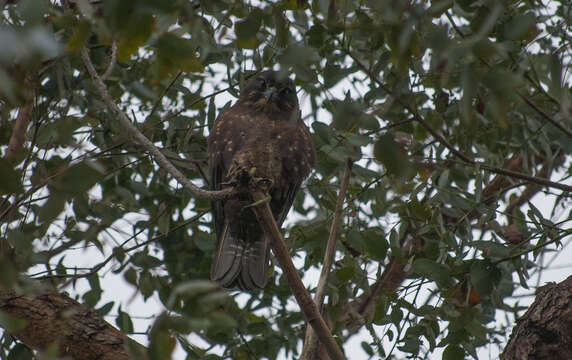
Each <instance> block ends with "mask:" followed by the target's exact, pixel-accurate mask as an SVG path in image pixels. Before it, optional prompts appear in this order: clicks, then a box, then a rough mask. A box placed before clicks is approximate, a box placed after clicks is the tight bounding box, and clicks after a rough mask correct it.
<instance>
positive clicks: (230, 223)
mask: <svg viewBox="0 0 572 360" xmlns="http://www.w3.org/2000/svg"><path fill="white" fill-rule="evenodd" d="M208 153H209V165H210V170H211V183H212V188H213V190H220V189H223V188H225V187H228V186H237V185H240V182H241V181H242V180H241V179H244V174H248V178H249V179H252V178H256V179H265V180H268V183H269V184H270V188H269V191H268V193H269V195H270V196H271V200H270V208H271V209H272V213H273V215H274V218H275V219H276V222H277V224H278V226H281V225H282V223H283V222H284V219H285V218H286V215H287V214H288V211H289V210H290V207H291V206H292V202H293V201H294V198H295V196H296V193H297V191H298V189H299V188H300V185H301V184H302V182H303V181H304V180H305V179H306V178H307V177H308V175H309V174H310V171H311V169H312V167H313V166H314V159H315V154H314V148H313V146H312V140H311V137H310V133H309V131H308V128H307V127H306V126H305V125H304V123H303V122H302V120H301V119H300V110H299V107H298V98H297V96H296V89H295V87H294V84H293V82H292V81H291V80H290V79H288V78H287V77H281V76H280V74H279V73H277V72H273V71H265V72H262V73H260V74H258V75H256V76H254V77H253V78H252V79H251V80H249V81H248V83H247V84H246V86H245V87H244V89H243V90H242V92H241V95H240V97H239V99H238V102H237V103H236V104H235V105H234V106H232V107H231V108H230V109H228V110H227V111H226V112H224V113H222V114H220V115H219V117H218V118H217V119H216V121H215V123H214V125H213V128H212V129H211V135H210V136H209V139H208ZM241 174H242V175H241ZM251 203H252V200H251V199H250V197H249V196H248V194H241V195H239V196H238V197H234V198H230V199H227V200H221V201H213V203H212V212H213V217H214V224H215V231H216V238H217V245H216V250H215V254H214V259H213V263H212V265H211V279H212V280H214V281H216V282H218V283H220V284H221V285H222V286H223V287H226V288H237V287H238V288H240V289H244V290H249V291H251V290H256V289H262V288H263V287H264V286H265V285H266V282H267V279H268V267H269V255H270V245H269V241H268V239H266V238H265V237H264V235H263V232H262V230H261V229H260V227H259V225H258V223H257V222H256V218H255V216H254V213H253V212H252V210H251V209H250V208H248V205H250V204H251Z"/></svg>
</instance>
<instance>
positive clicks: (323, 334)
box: [252, 191, 344, 360]
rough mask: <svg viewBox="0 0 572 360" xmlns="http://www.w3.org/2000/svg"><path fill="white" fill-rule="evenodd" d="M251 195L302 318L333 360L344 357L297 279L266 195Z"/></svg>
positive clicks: (261, 225) (253, 208)
mask: <svg viewBox="0 0 572 360" xmlns="http://www.w3.org/2000/svg"><path fill="white" fill-rule="evenodd" d="M252 197H253V200H254V202H255V203H259V204H261V205H258V206H254V207H252V211H254V214H255V215H256V219H257V220H258V224H260V227H261V228H262V231H263V232H264V235H265V236H266V237H267V238H268V239H270V243H271V245H272V251H273V252H274V256H275V257H276V259H277V260H278V263H279V264H280V267H281V268H282V271H283V272H284V276H285V277H286V280H287V282H288V286H289V287H290V290H292V294H293V295H294V297H295V298H296V301H297V302H298V305H299V306H300V309H301V310H302V312H303V313H304V315H305V317H306V321H307V322H308V323H309V324H310V325H311V326H312V328H313V329H314V331H315V332H316V334H317V335H318V338H319V339H320V341H321V342H322V343H323V344H324V346H325V347H326V350H327V351H328V354H329V355H330V358H331V359H333V360H341V359H344V355H343V353H342V350H341V349H340V347H339V346H338V344H337V343H336V340H334V337H333V336H332V334H331V332H330V329H329V328H328V325H326V322H325V321H324V319H323V318H322V316H321V315H320V311H319V310H318V307H317V306H316V304H315V303H314V302H313V301H312V297H311V296H310V294H309V293H308V291H307V290H306V288H305V287H304V284H303V283H302V279H300V275H299V274H298V271H297V270H296V268H295V267H294V264H293V263H292V259H291V258H290V253H289V251H288V248H286V244H285V243H284V240H283V239H282V235H280V229H278V225H276V221H275V220H274V216H273V215H272V210H270V206H269V205H268V202H267V201H266V196H265V195H264V194H263V193H262V192H260V191H255V192H253V193H252Z"/></svg>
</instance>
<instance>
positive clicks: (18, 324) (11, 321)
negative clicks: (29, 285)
mask: <svg viewBox="0 0 572 360" xmlns="http://www.w3.org/2000/svg"><path fill="white" fill-rule="evenodd" d="M27 324H28V322H27V321H26V320H23V319H18V318H15V317H13V316H12V315H9V314H6V313H3V312H1V311H0V327H2V328H4V329H5V330H6V331H8V332H9V333H15V332H17V331H18V330H22V329H23V328H25V327H26V325H27Z"/></svg>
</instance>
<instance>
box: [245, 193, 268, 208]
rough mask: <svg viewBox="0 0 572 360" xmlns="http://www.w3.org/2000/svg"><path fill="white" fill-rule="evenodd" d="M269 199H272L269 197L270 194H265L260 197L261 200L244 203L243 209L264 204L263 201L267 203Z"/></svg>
mask: <svg viewBox="0 0 572 360" xmlns="http://www.w3.org/2000/svg"><path fill="white" fill-rule="evenodd" d="M270 200H272V197H271V196H270V195H266V196H265V197H264V199H261V200H258V201H255V202H253V203H252V204H248V205H246V206H245V207H243V210H244V209H248V208H252V207H256V206H258V205H262V204H265V203H269V202H270Z"/></svg>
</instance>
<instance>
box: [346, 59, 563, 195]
mask: <svg viewBox="0 0 572 360" xmlns="http://www.w3.org/2000/svg"><path fill="white" fill-rule="evenodd" d="M343 50H344V51H345V53H346V54H347V55H348V56H349V57H350V58H352V60H353V61H354V63H355V64H356V65H357V66H358V67H359V68H360V69H362V70H363V71H364V72H365V73H366V74H368V75H369V76H370V78H371V79H372V80H373V81H374V82H375V83H376V84H377V85H379V86H380V87H381V88H382V89H384V90H385V91H386V92H387V93H388V94H393V92H392V91H391V89H389V88H388V87H387V86H385V84H384V83H383V82H381V80H379V79H378V78H377V77H376V76H374V75H373V74H372V73H371V72H370V71H369V69H368V68H367V67H366V66H365V65H363V64H362V63H361V62H360V61H359V59H357V58H356V57H355V56H354V55H353V54H352V53H351V52H350V51H349V50H348V49H345V48H344V49H343ZM395 101H397V102H398V103H399V104H400V105H401V106H403V107H404V108H405V109H406V110H407V111H409V113H411V115H412V116H413V118H414V119H415V121H417V122H418V123H419V124H421V126H423V127H424V128H425V129H426V130H427V131H428V132H429V133H430V134H431V135H433V137H434V138H435V139H436V140H437V141H438V142H439V143H441V144H442V145H443V146H445V147H446V148H447V149H448V150H449V151H450V152H451V153H453V155H455V156H456V157H458V158H459V159H461V160H462V161H463V162H465V163H467V164H469V165H477V166H480V167H481V168H482V169H485V170H487V171H490V172H492V173H495V174H500V175H505V176H508V177H512V178H515V179H520V180H526V181H530V182H533V183H537V184H540V185H543V186H548V187H553V188H557V189H560V190H564V191H569V192H570V191H572V186H569V185H565V184H559V183H556V182H553V181H550V180H548V179H543V178H539V177H536V176H531V175H526V174H523V173H519V172H514V171H510V170H506V169H502V168H498V167H495V166H490V165H486V164H484V163H481V162H477V161H475V160H474V159H471V158H470V157H468V156H467V155H465V154H463V153H462V152H461V151H459V150H457V149H456V148H455V147H454V146H453V145H452V144H451V143H450V142H448V141H447V140H446V139H445V138H444V137H443V136H442V135H441V134H439V132H437V130H435V129H433V128H432V127H431V126H430V125H429V124H428V123H427V122H426V121H425V119H423V117H421V115H419V113H418V112H417V111H416V110H415V109H414V108H413V107H412V106H411V105H409V104H408V103H406V102H405V101H403V100H402V99H401V98H399V97H395ZM538 110H540V109H538ZM546 116H548V115H546Z"/></svg>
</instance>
